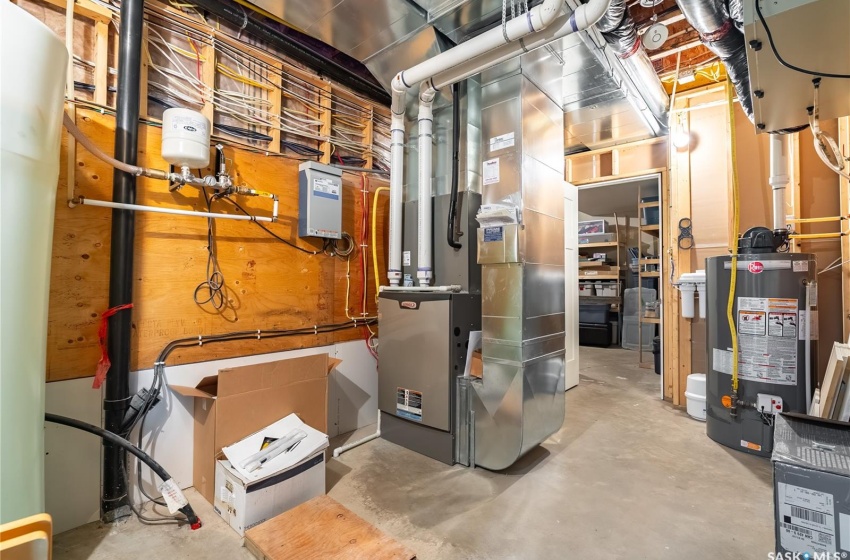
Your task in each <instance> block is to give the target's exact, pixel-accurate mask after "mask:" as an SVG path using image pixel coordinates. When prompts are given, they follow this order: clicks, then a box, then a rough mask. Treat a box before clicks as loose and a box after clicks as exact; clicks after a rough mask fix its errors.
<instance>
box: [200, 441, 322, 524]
mask: <svg viewBox="0 0 850 560" xmlns="http://www.w3.org/2000/svg"><path fill="white" fill-rule="evenodd" d="M215 489H216V490H215V501H214V502H213V509H215V511H216V513H218V514H219V515H220V516H221V518H222V519H224V521H225V523H227V524H228V525H230V526H231V527H232V528H233V530H234V531H236V532H237V533H239V535H240V536H244V535H245V531H247V530H248V529H250V528H251V527H254V526H256V525H259V524H260V523H262V522H264V521H267V520H269V519H271V518H273V517H275V516H277V515H280V514H281V513H283V512H285V511H289V510H290V509H292V508H294V507H295V506H298V505H301V504H303V503H304V502H306V501H308V500H311V499H313V498H315V497H316V496H322V495H324V494H325V452H324V450H322V451H319V452H318V453H315V454H314V455H312V456H311V457H308V458H307V459H305V460H304V461H302V462H300V463H299V464H297V465H295V466H293V467H290V468H289V469H285V470H283V471H279V472H277V473H275V474H272V475H271V476H268V477H266V478H263V479H260V480H256V481H252V482H249V481H247V480H245V479H244V478H243V477H242V475H240V474H239V473H238V472H236V470H235V469H234V468H233V467H232V466H231V464H230V461H226V460H221V461H216V467H215Z"/></svg>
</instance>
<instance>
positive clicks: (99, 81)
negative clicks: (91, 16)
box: [94, 20, 109, 105]
mask: <svg viewBox="0 0 850 560" xmlns="http://www.w3.org/2000/svg"><path fill="white" fill-rule="evenodd" d="M94 32H95V46H94V102H95V103H97V104H99V105H106V93H107V88H108V83H107V76H108V75H109V24H108V23H107V22H105V21H101V20H96V21H95V23H94Z"/></svg>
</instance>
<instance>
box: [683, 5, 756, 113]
mask: <svg viewBox="0 0 850 560" xmlns="http://www.w3.org/2000/svg"><path fill="white" fill-rule="evenodd" d="M677 2H678V4H679V8H680V9H681V10H682V14H684V16H685V19H686V20H688V23H690V24H691V26H693V28H694V29H696V30H697V32H698V33H699V37H700V41H702V43H703V44H704V45H705V46H706V47H708V48H709V49H710V50H711V52H713V53H714V54H716V55H717V56H718V57H719V58H720V60H721V61H722V62H723V64H724V65H725V66H726V73H727V74H728V76H729V80H731V82H732V85H733V86H735V92H736V93H737V94H738V100H739V101H740V103H741V108H742V109H743V110H744V112H745V113H746V114H747V117H748V118H749V119H750V120H751V121H752V120H753V99H752V97H751V96H750V73H749V69H748V68H747V53H746V43H745V41H744V33H743V32H742V31H741V29H740V28H739V27H738V25H739V24H737V23H736V21H735V20H734V19H733V18H732V16H731V15H730V10H731V11H732V13H734V14H736V15H735V17H740V16H739V14H740V13H741V6H740V1H739V2H735V1H734V0H730V2H729V7H728V8H727V5H726V3H725V2H724V0H677Z"/></svg>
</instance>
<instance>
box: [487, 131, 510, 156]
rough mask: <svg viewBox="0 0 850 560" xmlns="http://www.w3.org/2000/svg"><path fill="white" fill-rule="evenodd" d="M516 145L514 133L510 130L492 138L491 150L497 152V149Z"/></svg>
mask: <svg viewBox="0 0 850 560" xmlns="http://www.w3.org/2000/svg"><path fill="white" fill-rule="evenodd" d="M513 145H514V133H513V132H508V133H507V134H501V135H499V136H494V137H492V138H490V151H491V152H495V151H497V150H504V149H505V148H510V147H511V146H513Z"/></svg>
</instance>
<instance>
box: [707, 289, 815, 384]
mask: <svg viewBox="0 0 850 560" xmlns="http://www.w3.org/2000/svg"><path fill="white" fill-rule="evenodd" d="M797 305H798V304H797V300H796V299H783V298H752V297H739V298H738V321H737V323H738V344H739V348H738V376H739V377H740V378H741V379H749V380H751V381H759V382H762V383H774V384H776V385H796V384H797V336H798V332H799V330H800V329H799V324H800V322H799V321H800V317H799V312H798V308H797ZM715 355H716V354H715ZM715 359H716V358H715ZM730 362H731V361H730ZM729 365H730V366H731V363H730V364H729ZM715 369H716V370H718V371H720V370H719V369H718V367H717V365H716V364H715ZM730 373H731V368H730Z"/></svg>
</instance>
